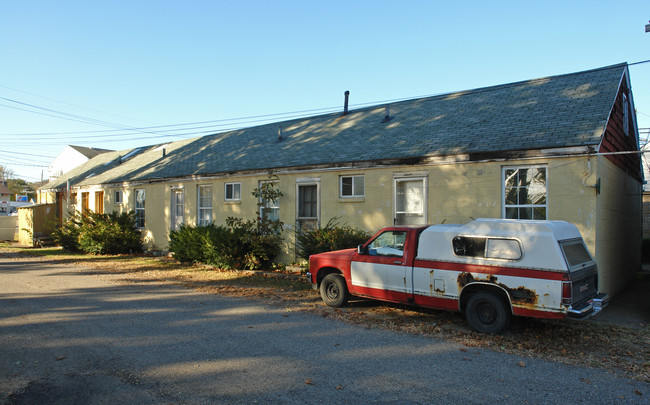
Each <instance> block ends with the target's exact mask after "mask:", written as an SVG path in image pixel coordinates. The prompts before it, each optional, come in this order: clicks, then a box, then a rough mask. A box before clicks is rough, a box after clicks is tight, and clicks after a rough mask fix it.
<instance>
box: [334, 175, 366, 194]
mask: <svg viewBox="0 0 650 405" xmlns="http://www.w3.org/2000/svg"><path fill="white" fill-rule="evenodd" d="M364 187H365V186H364V178H363V176H341V177H339V196H340V197H341V198H350V197H363V196H364V194H365V190H364Z"/></svg>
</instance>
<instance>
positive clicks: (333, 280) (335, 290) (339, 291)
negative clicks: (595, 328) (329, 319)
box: [320, 273, 349, 308]
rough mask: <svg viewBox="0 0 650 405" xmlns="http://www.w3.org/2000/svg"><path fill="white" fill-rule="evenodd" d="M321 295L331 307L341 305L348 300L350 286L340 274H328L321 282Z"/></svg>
mask: <svg viewBox="0 0 650 405" xmlns="http://www.w3.org/2000/svg"><path fill="white" fill-rule="evenodd" d="M320 296H321V298H323V301H324V302H325V303H326V304H327V305H329V306H330V307H335V308H338V307H341V306H343V305H345V303H346V302H348V298H349V293H348V287H347V286H346V285H345V279H344V278H343V276H341V275H340V274H334V273H332V274H328V275H326V276H325V278H323V281H321V283H320Z"/></svg>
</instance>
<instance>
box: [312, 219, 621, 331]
mask: <svg viewBox="0 0 650 405" xmlns="http://www.w3.org/2000/svg"><path fill="white" fill-rule="evenodd" d="M309 269H310V272H309V273H307V276H308V277H309V279H310V281H311V283H312V285H313V287H314V289H320V293H321V297H322V298H323V301H325V303H326V304H328V305H330V306H333V307H340V306H342V305H344V304H345V303H346V302H347V301H348V299H349V297H350V296H351V295H354V296H358V297H366V298H372V299H376V300H381V301H389V302H396V303H403V304H411V305H415V306H421V307H427V308H437V309H445V310H452V311H461V312H463V313H464V314H465V316H466V318H467V321H468V323H469V325H470V326H471V327H472V328H474V329H475V330H477V331H479V332H484V333H499V332H501V331H503V330H504V328H506V327H507V325H508V323H509V321H510V317H511V316H512V315H516V316H527V317H534V318H550V319H561V318H574V319H585V318H588V317H590V316H592V315H595V314H597V313H598V312H599V311H600V310H601V309H602V308H603V307H605V306H606V305H607V303H608V301H609V296H608V295H606V294H603V293H599V292H598V273H597V266H596V263H595V261H594V259H593V258H592V256H591V255H590V253H589V251H588V249H587V247H586V246H585V243H584V241H583V239H582V236H581V234H580V232H579V231H578V229H577V228H576V226H575V225H573V224H570V223H568V222H564V221H523V220H509V219H478V220H475V221H473V222H470V223H468V224H465V225H447V224H443V225H433V226H427V227H408V226H393V227H388V228H384V229H382V230H380V231H379V232H377V234H375V235H374V236H373V237H372V238H371V239H370V240H368V241H367V242H366V243H365V244H363V245H360V246H359V247H358V248H357V249H346V250H339V251H335V252H327V253H320V254H316V255H312V256H311V257H310V258H309Z"/></svg>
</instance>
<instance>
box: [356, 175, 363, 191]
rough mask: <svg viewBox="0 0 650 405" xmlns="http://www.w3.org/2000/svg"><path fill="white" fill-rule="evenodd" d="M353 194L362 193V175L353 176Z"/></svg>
mask: <svg viewBox="0 0 650 405" xmlns="http://www.w3.org/2000/svg"><path fill="white" fill-rule="evenodd" d="M354 195H355V196H362V195H364V184H363V176H356V177H355V178H354Z"/></svg>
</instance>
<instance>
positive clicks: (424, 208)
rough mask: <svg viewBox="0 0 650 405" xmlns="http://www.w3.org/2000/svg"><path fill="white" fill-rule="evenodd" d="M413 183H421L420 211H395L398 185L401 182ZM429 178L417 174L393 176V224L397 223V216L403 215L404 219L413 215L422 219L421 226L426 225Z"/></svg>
mask: <svg viewBox="0 0 650 405" xmlns="http://www.w3.org/2000/svg"><path fill="white" fill-rule="evenodd" d="M411 181H413V182H415V181H419V182H422V208H421V209H420V211H408V210H404V211H400V210H398V209H397V206H398V201H397V190H398V183H401V182H411ZM428 183H429V178H428V176H427V175H425V174H422V175H420V174H419V173H414V174H413V175H394V176H393V222H394V224H396V223H397V216H398V215H404V216H405V217H406V216H408V215H414V216H417V217H420V218H422V225H425V224H426V223H427V218H428V217H427V215H428V213H427V208H428V207H427V206H428V201H429V191H428V190H429V184H428Z"/></svg>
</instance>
